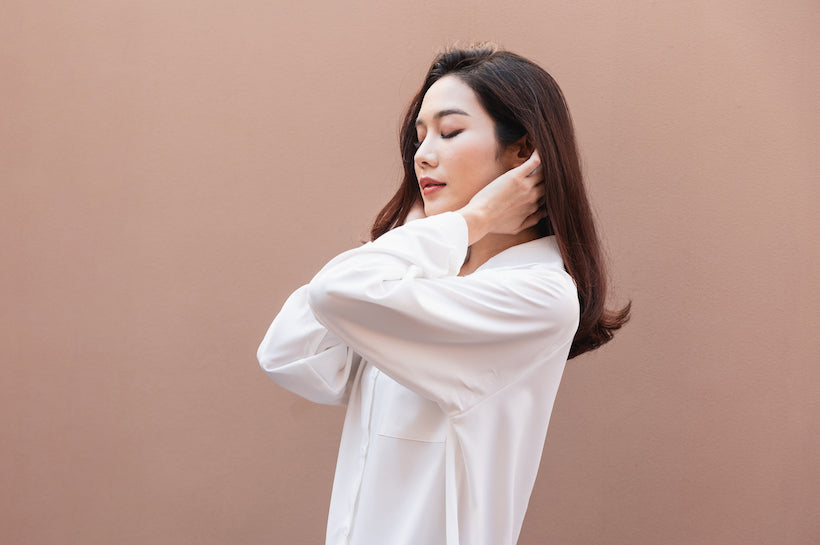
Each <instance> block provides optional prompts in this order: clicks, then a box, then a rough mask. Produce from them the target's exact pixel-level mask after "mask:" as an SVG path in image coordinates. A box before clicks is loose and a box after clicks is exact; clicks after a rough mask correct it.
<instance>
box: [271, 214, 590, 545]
mask: <svg viewBox="0 0 820 545" xmlns="http://www.w3.org/2000/svg"><path fill="white" fill-rule="evenodd" d="M466 252H467V225H466V222H465V221H464V218H463V217H462V216H461V215H459V214H456V213H453V212H447V213H444V214H439V215H436V216H432V217H429V218H425V219H420V220H416V221H413V222H410V223H408V224H407V225H405V226H402V227H399V228H396V229H393V230H392V231H390V232H388V233H386V234H385V235H383V236H382V237H380V238H379V239H377V240H376V241H375V242H370V243H367V244H365V245H363V246H361V247H359V248H356V249H354V250H351V251H348V252H345V253H343V254H341V255H339V256H338V257H336V258H335V259H333V260H332V261H330V263H328V264H327V265H326V266H325V267H324V268H323V269H322V270H321V271H320V272H319V274H317V275H316V277H315V278H314V279H313V280H312V281H311V282H310V284H309V285H307V286H303V287H302V288H300V289H298V290H297V291H296V292H295V293H294V294H293V295H291V297H290V298H289V299H288V300H287V302H285V305H284V307H283V308H282V310H281V312H280V313H279V315H278V316H277V317H276V319H275V320H274V321H273V324H272V325H271V327H270V329H269V330H268V332H267V334H266V335H265V338H264V340H263V341H262V344H261V346H260V347H259V352H258V358H259V362H260V364H261V365H262V367H263V369H264V370H265V371H266V372H267V373H268V374H269V375H270V376H271V377H272V378H273V379H274V380H275V381H276V382H277V383H278V384H280V385H281V386H283V387H285V388H287V389H289V390H291V391H293V392H295V393H297V394H299V395H302V396H303V397H305V398H307V399H309V400H312V401H316V402H319V403H329V404H347V416H346V418H345V423H344V429H343V432H342V439H341V445H340V448H339V457H338V460H337V465H336V476H335V479H334V481H333V493H332V496H331V501H330V515H329V519H328V526H327V540H326V543H327V545H513V544H515V543H516V541H517V540H518V535H519V533H520V531H521V525H522V522H523V519H524V513H525V512H526V509H527V503H528V501H529V498H530V493H531V492H532V487H533V484H534V482H535V477H536V473H537V471H538V464H539V461H540V458H541V451H542V448H543V444H544V438H545V436H546V432H547V425H548V423H549V419H550V413H551V411H552V406H553V403H554V401H555V396H556V393H557V391H558V384H559V382H560V380H561V375H562V373H563V370H564V365H565V364H566V359H567V355H568V353H569V348H570V344H571V342H572V339H573V336H574V334H575V331H576V328H577V326H578V316H579V307H578V298H577V291H576V288H575V284H574V282H573V281H572V279H571V278H570V276H569V275H568V274H567V272H566V271H565V270H564V265H563V262H562V260H561V255H560V252H559V251H558V247H557V243H556V241H555V237H545V238H541V239H537V240H534V241H531V242H527V243H524V244H519V245H517V246H513V247H512V248H509V249H507V250H505V251H503V252H501V253H499V254H497V255H496V256H494V257H492V258H491V259H489V260H488V261H487V262H486V263H484V264H483V265H482V266H481V267H479V268H478V269H477V270H476V271H475V272H473V273H472V274H469V275H466V276H463V277H462V276H457V275H458V272H459V270H460V268H461V265H462V264H463V262H464V259H465V256H466Z"/></svg>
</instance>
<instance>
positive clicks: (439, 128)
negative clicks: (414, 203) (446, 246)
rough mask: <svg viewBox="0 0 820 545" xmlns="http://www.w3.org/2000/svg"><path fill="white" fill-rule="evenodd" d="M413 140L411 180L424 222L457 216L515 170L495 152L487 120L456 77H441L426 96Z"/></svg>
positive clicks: (490, 121) (507, 156)
mask: <svg viewBox="0 0 820 545" xmlns="http://www.w3.org/2000/svg"><path fill="white" fill-rule="evenodd" d="M416 135H417V137H418V142H419V147H418V150H417V151H416V155H415V169H416V179H417V180H418V181H419V187H420V190H421V195H422V198H423V199H424V213H425V215H427V216H432V215H435V214H440V213H442V212H447V211H452V210H458V209H459V208H461V207H463V206H465V205H466V204H467V203H468V202H470V199H471V198H472V197H473V195H475V194H476V193H477V192H478V190H480V189H481V188H482V187H484V186H485V185H487V184H488V183H490V182H491V181H493V180H494V179H495V178H497V177H498V176H500V175H501V174H503V173H504V172H506V171H507V170H509V169H510V168H512V167H513V166H515V164H513V157H514V154H511V153H508V152H504V153H500V152H499V144H498V141H497V140H496V136H495V124H494V122H493V119H492V118H491V117H490V116H489V114H488V113H487V112H486V111H485V110H484V108H483V107H482V106H481V104H480V103H479V102H478V97H476V94H475V92H473V90H472V89H470V87H469V86H468V85H467V84H466V83H464V82H463V81H461V79H459V78H458V77H457V76H445V77H443V78H441V79H440V80H438V81H437V82H435V83H434V84H433V85H432V86H431V87H430V89H428V90H427V93H426V94H425V95H424V99H423V100H422V103H421V110H420V111H419V115H418V118H417V120H416Z"/></svg>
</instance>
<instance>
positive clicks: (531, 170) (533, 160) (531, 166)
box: [514, 151, 541, 177]
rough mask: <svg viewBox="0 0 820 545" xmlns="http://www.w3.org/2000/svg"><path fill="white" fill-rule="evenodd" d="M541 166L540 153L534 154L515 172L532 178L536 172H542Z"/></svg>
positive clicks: (535, 152)
mask: <svg viewBox="0 0 820 545" xmlns="http://www.w3.org/2000/svg"><path fill="white" fill-rule="evenodd" d="M540 165H541V157H540V156H539V155H538V151H534V152H532V155H530V156H529V158H527V160H526V161H524V162H523V163H521V164H520V165H518V166H517V167H515V169H514V170H517V171H519V172H520V173H523V174H524V176H525V177H526V176H531V175H532V174H535V173H536V172H540V170H539V167H540Z"/></svg>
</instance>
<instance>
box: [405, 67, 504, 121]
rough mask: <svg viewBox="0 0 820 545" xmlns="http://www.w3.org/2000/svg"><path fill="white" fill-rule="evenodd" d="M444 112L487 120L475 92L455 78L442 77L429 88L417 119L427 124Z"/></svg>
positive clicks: (487, 116)
mask: <svg viewBox="0 0 820 545" xmlns="http://www.w3.org/2000/svg"><path fill="white" fill-rule="evenodd" d="M445 110H463V111H464V112H465V113H467V114H468V115H470V116H471V117H485V118H489V115H488V114H487V112H485V111H484V108H483V107H482V106H481V103H480V102H479V101H478V97H477V96H476V94H475V92H474V91H473V90H472V89H471V88H470V86H469V85H467V84H466V83H464V82H463V81H461V79H460V78H458V77H456V76H444V77H443V78H441V79H440V80H438V81H436V82H435V83H434V84H433V85H431V86H430V88H429V89H428V90H427V93H425V95H424V99H423V100H422V101H421V109H420V110H419V115H418V119H419V121H422V122H425V123H428V122H430V121H432V119H433V118H434V116H435V115H436V114H437V113H439V112H442V111H445Z"/></svg>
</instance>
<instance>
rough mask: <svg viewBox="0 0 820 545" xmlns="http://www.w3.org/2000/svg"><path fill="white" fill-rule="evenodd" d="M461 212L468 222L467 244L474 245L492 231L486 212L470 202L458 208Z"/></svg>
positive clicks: (458, 212) (457, 211)
mask: <svg viewBox="0 0 820 545" xmlns="http://www.w3.org/2000/svg"><path fill="white" fill-rule="evenodd" d="M456 213H457V214H461V217H463V218H464V221H465V222H466V223H467V244H468V245H470V246H472V245H473V244H475V243H476V242H478V241H479V240H481V239H482V238H484V236H485V235H486V234H487V233H489V232H490V227H489V221H488V219H487V216H486V214H484V213H483V212H482V211H481V210H478V209H477V208H476V207H474V206H470V205H469V204H468V205H467V206H465V207H464V208H461V209H459V210H456Z"/></svg>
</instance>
